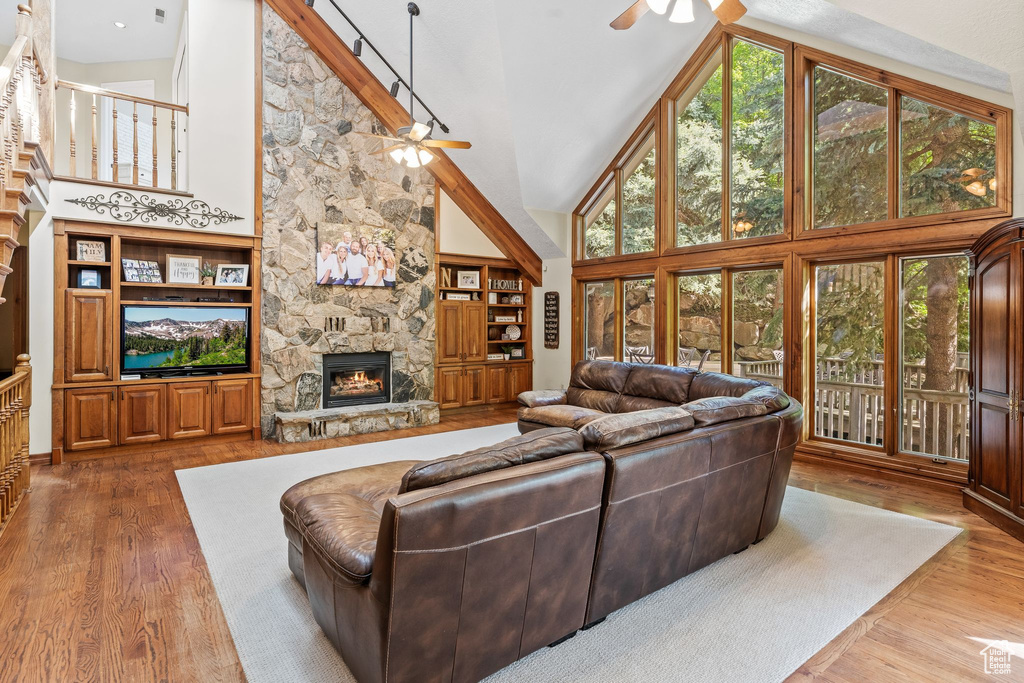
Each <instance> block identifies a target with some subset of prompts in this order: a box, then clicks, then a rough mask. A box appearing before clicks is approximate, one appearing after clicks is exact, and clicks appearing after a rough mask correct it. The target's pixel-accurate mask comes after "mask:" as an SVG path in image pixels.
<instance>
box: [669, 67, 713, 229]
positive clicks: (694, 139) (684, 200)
mask: <svg viewBox="0 0 1024 683" xmlns="http://www.w3.org/2000/svg"><path fill="white" fill-rule="evenodd" d="M676 112H677V114H676V162H675V163H676V173H675V175H676V217H675V218H676V221H675V222H676V246H677V247H685V246H693V245H695V244H707V243H709V242H718V241H720V240H721V239H722V53H721V52H718V53H717V54H716V55H715V56H714V57H712V58H711V59H710V60H709V61H708V62H707V64H706V65H705V66H704V68H703V69H702V70H701V72H700V74H699V75H698V76H697V79H696V80H695V81H694V84H693V85H692V86H690V88H689V89H688V90H687V91H686V92H684V93H683V95H682V97H680V98H679V100H678V101H677V102H676Z"/></svg>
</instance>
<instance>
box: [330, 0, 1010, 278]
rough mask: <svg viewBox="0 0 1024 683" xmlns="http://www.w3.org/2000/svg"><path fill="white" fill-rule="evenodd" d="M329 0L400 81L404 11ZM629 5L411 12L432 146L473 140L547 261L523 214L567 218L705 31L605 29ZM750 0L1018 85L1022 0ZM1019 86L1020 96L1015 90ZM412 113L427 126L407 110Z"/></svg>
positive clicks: (467, 158)
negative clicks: (438, 129)
mask: <svg viewBox="0 0 1024 683" xmlns="http://www.w3.org/2000/svg"><path fill="white" fill-rule="evenodd" d="M335 1H336V2H338V4H339V5H340V6H341V8H342V9H343V10H344V11H345V12H346V13H347V14H348V15H349V16H350V17H351V18H352V19H353V20H354V21H355V22H356V24H357V25H358V26H359V27H360V28H361V29H362V31H363V32H364V33H365V34H366V35H367V36H368V37H369V38H370V40H371V41H373V42H374V43H375V44H376V45H377V46H378V47H379V48H380V50H381V51H382V52H383V53H384V55H385V56H386V57H387V58H388V59H389V60H390V61H391V62H392V64H393V65H394V66H395V67H396V68H398V70H399V72H400V73H401V74H402V75H403V76H407V74H408V69H409V61H408V59H409V35H408V27H409V16H408V13H407V11H406V3H405V2H398V1H397V0H396V1H392V2H355V1H354V0H335ZM629 3H630V0H562V1H560V2H551V0H517V1H516V2H497V1H496V0H490V1H488V0H477V1H475V2H458V1H457V0H421V2H420V3H419V5H420V8H421V10H422V14H421V15H420V16H419V17H418V18H417V19H416V39H415V54H416V81H415V85H416V90H417V93H418V94H419V95H420V96H421V97H422V98H423V100H424V101H425V102H426V103H427V104H428V105H429V106H430V107H431V108H432V109H433V110H434V112H435V113H436V114H437V115H438V116H439V117H440V118H441V120H443V121H444V122H445V123H446V124H447V125H448V126H449V127H450V129H451V133H450V135H448V136H444V135H441V134H438V135H435V137H451V138H457V139H465V140H470V141H472V143H473V148H472V149H470V150H465V151H453V152H452V154H451V157H452V158H453V159H454V160H455V161H456V163H458V164H459V166H460V168H462V170H463V171H464V172H465V173H466V175H467V176H469V178H470V179H471V180H472V181H473V182H474V183H475V184H476V185H477V186H478V187H479V188H480V189H481V191H483V193H484V194H485V195H486V196H487V197H488V198H489V199H490V200H491V202H492V203H493V204H494V205H495V207H497V208H498V210H499V211H501V212H502V213H503V214H504V215H505V216H506V218H507V219H508V220H509V222H510V223H512V225H513V226H515V227H516V229H517V230H518V231H519V232H520V233H521V234H522V235H523V236H524V237H526V238H527V240H528V241H530V242H531V244H533V245H534V247H535V248H536V250H537V252H538V253H539V254H540V255H541V256H542V257H545V258H549V257H553V256H557V255H560V252H559V251H558V249H557V247H555V245H554V243H552V242H551V240H550V239H548V238H547V236H546V235H545V234H544V233H543V231H541V230H540V228H539V227H538V226H537V225H536V223H534V221H533V220H532V219H531V218H530V216H529V215H528V214H527V213H526V211H525V209H524V207H534V208H540V209H548V210H553V211H563V212H566V211H571V210H572V209H573V207H574V206H575V205H576V204H577V203H578V202H579V200H580V199H581V198H582V196H583V194H584V193H585V192H586V190H587V189H588V188H589V187H590V186H591V185H592V184H593V183H594V182H595V180H596V179H597V174H598V173H599V172H600V171H601V169H603V168H604V167H605V166H606V165H607V164H608V162H609V161H610V160H611V158H612V156H613V155H614V153H615V152H616V151H617V149H618V148H619V146H620V145H621V144H622V143H623V142H624V140H625V137H626V135H627V134H628V132H630V131H631V130H632V129H633V128H634V127H635V126H636V125H637V124H638V123H639V122H640V120H641V119H642V118H643V116H644V115H645V114H646V113H647V111H649V109H650V107H651V106H652V105H653V103H654V101H655V98H656V97H657V96H658V94H660V93H661V92H662V91H663V90H664V88H665V87H666V86H667V85H668V82H669V81H670V80H671V79H672V78H673V76H674V75H675V74H676V72H677V71H678V70H679V68H681V67H682V65H683V64H684V63H685V61H686V59H687V58H688V57H689V55H690V54H691V53H692V51H693V50H694V48H695V47H696V46H697V44H698V43H699V42H700V41H701V40H702V39H703V37H704V35H705V34H706V33H707V31H708V29H709V28H710V27H711V26H712V25H713V24H714V17H713V15H712V14H711V12H710V11H709V10H708V8H707V7H706V6H705V5H704V4H703V3H701V2H699V1H698V2H695V5H696V7H695V14H696V17H697V18H696V21H694V22H693V23H691V24H672V23H670V22H668V21H666V20H665V18H664V17H659V16H656V15H653V14H648V15H647V16H645V17H643V18H642V19H640V21H639V22H637V24H636V25H635V26H634V27H633V28H632V29H630V30H628V31H613V30H612V29H611V28H609V26H608V23H609V22H610V21H611V20H612V19H614V18H615V17H616V16H617V15H618V14H619V13H620V12H621V11H622V10H624V9H625V8H626V6H628V5H629ZM747 5H748V7H749V9H750V12H749V14H748V17H749V19H750V20H753V22H755V23H756V22H769V23H771V24H775V25H779V26H783V27H786V28H789V29H795V30H798V31H801V32H804V33H808V34H811V35H814V36H818V37H821V38H826V39H829V40H832V41H835V42H838V43H841V44H845V45H848V46H850V47H854V48H858V49H861V50H865V51H868V52H871V53H875V54H878V55H881V56H884V57H887V58H890V59H895V60H898V61H900V62H904V63H907V64H910V65H913V66H916V67H920V68H924V69H928V70H931V71H934V72H937V73H942V74H945V75H947V76H952V77H954V78H959V79H962V80H965V81H968V82H972V83H976V84H978V85H982V86H985V87H988V88H991V89H994V90H1000V91H1004V92H1009V91H1010V88H1011V76H1012V75H1014V74H1015V71H1019V72H1021V74H1022V78H1024V50H1022V49H1021V48H1020V47H1018V45H1020V44H1021V42H1020V39H1019V37H1020V36H1021V35H1024V12H1021V10H1020V0H990V2H988V3H986V4H985V5H984V6H979V5H976V4H974V5H972V4H964V3H961V2H955V1H954V0H901V1H900V2H895V3H894V2H892V1H891V0H747ZM315 9H316V11H317V12H319V13H320V14H321V16H323V17H324V18H325V19H326V20H327V21H328V23H330V24H331V26H332V27H333V28H334V29H335V31H336V32H337V33H338V34H339V35H340V36H341V37H342V39H343V40H345V42H346V43H348V44H351V42H352V40H353V39H354V38H355V34H354V33H353V31H352V30H351V29H350V28H349V27H348V25H347V23H345V22H344V20H343V19H342V18H341V17H340V15H339V14H338V12H337V11H336V10H335V9H334V8H333V7H332V6H331V3H330V2H329V0H319V1H318V2H316V5H315ZM977 15H981V16H977ZM1014 22H1018V23H1020V24H1021V25H1015V23H1014ZM740 23H744V22H743V21H741V22H740ZM758 25H759V26H760V27H762V28H763V26H762V25H761V24H758ZM363 55H364V59H365V61H366V63H367V65H369V66H370V68H371V70H373V71H374V73H375V74H376V75H377V76H378V78H379V79H380V80H381V81H382V82H384V83H385V84H389V83H390V81H391V80H392V78H390V76H389V73H388V71H387V69H386V68H384V67H383V65H382V64H381V63H380V62H379V61H378V60H376V58H375V57H373V56H372V55H369V51H368V50H365V49H364V51H363ZM368 55H369V56H368ZM1015 84H1017V85H1018V87H1019V88H1020V89H1021V90H1024V83H1016V82H1015ZM399 97H400V98H402V101H403V102H404V101H405V98H407V97H408V93H407V92H406V91H405V90H404V89H403V91H402V93H401V94H400V95H399ZM417 118H418V119H421V120H424V119H426V118H428V117H427V116H425V115H424V113H423V112H422V111H420V110H417Z"/></svg>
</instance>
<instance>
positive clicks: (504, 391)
mask: <svg viewBox="0 0 1024 683" xmlns="http://www.w3.org/2000/svg"><path fill="white" fill-rule="evenodd" d="M507 400H508V367H506V366H504V365H488V366H487V402H488V403H504V402H505V401H507Z"/></svg>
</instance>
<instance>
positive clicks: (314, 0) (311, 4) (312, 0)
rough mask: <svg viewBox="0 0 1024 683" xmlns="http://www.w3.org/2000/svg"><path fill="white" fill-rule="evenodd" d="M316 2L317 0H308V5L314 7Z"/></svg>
mask: <svg viewBox="0 0 1024 683" xmlns="http://www.w3.org/2000/svg"><path fill="white" fill-rule="evenodd" d="M314 2H316V0H306V7H312V6H313V3H314Z"/></svg>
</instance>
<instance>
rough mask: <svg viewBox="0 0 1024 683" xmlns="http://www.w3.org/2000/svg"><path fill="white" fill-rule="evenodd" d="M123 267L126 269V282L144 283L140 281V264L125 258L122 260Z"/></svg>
mask: <svg viewBox="0 0 1024 683" xmlns="http://www.w3.org/2000/svg"><path fill="white" fill-rule="evenodd" d="M121 266H122V268H123V269H124V281H125V282H142V280H140V279H139V262H138V261H136V260H135V259H130V258H123V259H121Z"/></svg>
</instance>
